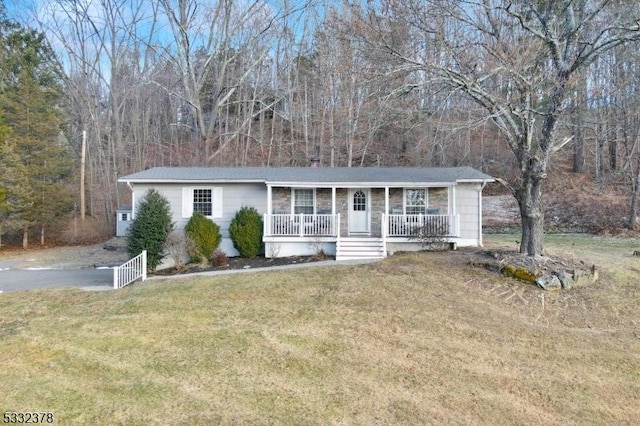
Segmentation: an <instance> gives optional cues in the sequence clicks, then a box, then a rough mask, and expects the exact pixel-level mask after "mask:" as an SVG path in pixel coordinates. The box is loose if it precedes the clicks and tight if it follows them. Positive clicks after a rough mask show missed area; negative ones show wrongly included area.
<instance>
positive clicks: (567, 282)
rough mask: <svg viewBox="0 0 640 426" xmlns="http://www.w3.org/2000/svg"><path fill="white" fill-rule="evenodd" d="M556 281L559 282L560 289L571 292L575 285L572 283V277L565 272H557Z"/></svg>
mask: <svg viewBox="0 0 640 426" xmlns="http://www.w3.org/2000/svg"><path fill="white" fill-rule="evenodd" d="M558 279H559V280H560V284H561V285H562V288H563V289H565V290H571V289H572V288H573V286H574V285H575V282H574V281H573V277H572V276H571V274H570V273H569V272H567V271H560V272H558Z"/></svg>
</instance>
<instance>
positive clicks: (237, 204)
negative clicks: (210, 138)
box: [133, 183, 267, 256]
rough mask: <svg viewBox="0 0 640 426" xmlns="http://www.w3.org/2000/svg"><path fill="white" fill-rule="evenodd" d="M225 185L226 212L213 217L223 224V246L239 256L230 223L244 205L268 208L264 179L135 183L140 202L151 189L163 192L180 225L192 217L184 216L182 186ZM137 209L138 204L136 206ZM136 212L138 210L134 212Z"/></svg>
mask: <svg viewBox="0 0 640 426" xmlns="http://www.w3.org/2000/svg"><path fill="white" fill-rule="evenodd" d="M184 186H187V187H189V188H194V189H197V188H214V187H215V188H222V216H221V217H219V218H217V217H216V218H212V220H213V221H214V222H215V223H216V224H217V225H218V226H220V233H221V234H222V242H221V243H220V249H221V250H223V251H224V252H225V253H226V254H227V255H228V256H238V255H239V253H238V251H237V250H236V249H235V248H234V247H233V242H232V241H231V238H230V237H229V225H230V224H231V220H232V219H233V217H234V216H235V214H236V212H237V211H238V210H240V208H242V207H245V206H246V207H254V208H255V209H256V210H258V212H259V213H260V214H261V215H262V214H264V213H266V212H267V187H266V186H265V185H264V184H261V183H224V184H173V183H156V184H141V183H136V184H134V186H133V190H134V199H135V200H136V205H137V204H139V203H140V200H142V199H143V198H144V197H145V195H146V194H147V191H148V190H149V189H152V188H153V189H155V190H156V191H158V192H159V193H160V194H162V195H163V196H164V197H165V198H166V199H167V201H169V205H170V207H171V215H172V221H173V223H174V224H175V228H176V229H180V230H181V229H184V227H185V225H186V224H187V222H188V221H189V218H188V217H184V218H183V217H182V203H183V200H182V188H183V187H184ZM135 210H137V206H136V209H135ZM134 214H135V213H134Z"/></svg>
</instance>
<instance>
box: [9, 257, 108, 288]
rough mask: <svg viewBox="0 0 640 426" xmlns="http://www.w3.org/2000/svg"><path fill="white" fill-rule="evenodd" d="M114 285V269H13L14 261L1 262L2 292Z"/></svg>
mask: <svg viewBox="0 0 640 426" xmlns="http://www.w3.org/2000/svg"><path fill="white" fill-rule="evenodd" d="M112 285H113V269H110V268H105V269H96V268H84V269H13V268H12V262H10V261H9V262H6V261H5V262H0V292H9V291H21V290H35V289H43V288H56V287H82V288H85V289H87V290H103V289H104V290H106V289H107V288H111V286H112Z"/></svg>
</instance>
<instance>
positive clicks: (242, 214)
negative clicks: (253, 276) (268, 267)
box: [229, 207, 264, 258]
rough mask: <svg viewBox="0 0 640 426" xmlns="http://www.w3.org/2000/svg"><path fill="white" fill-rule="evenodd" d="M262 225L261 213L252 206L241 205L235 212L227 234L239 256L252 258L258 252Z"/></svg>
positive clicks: (260, 247) (260, 245)
mask: <svg viewBox="0 0 640 426" xmlns="http://www.w3.org/2000/svg"><path fill="white" fill-rule="evenodd" d="M263 226H264V225H263V223H262V215H260V213H258V211H257V210H256V209H255V208H254V207H242V208H241V209H240V210H238V211H237V212H236V215H235V216H234V218H233V220H232V221H231V225H230V226H229V235H230V236H231V240H232V241H233V246H234V247H235V248H236V250H238V252H239V253H240V256H242V257H248V258H254V257H256V256H257V255H258V254H260V251H261V249H262V231H263Z"/></svg>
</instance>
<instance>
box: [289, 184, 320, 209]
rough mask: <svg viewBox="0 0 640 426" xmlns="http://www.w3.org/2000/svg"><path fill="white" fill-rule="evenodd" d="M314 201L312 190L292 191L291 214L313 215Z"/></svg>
mask: <svg viewBox="0 0 640 426" xmlns="http://www.w3.org/2000/svg"><path fill="white" fill-rule="evenodd" d="M315 201H316V200H315V193H314V191H313V189H294V190H293V213H294V214H300V213H304V214H314V212H315Z"/></svg>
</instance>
